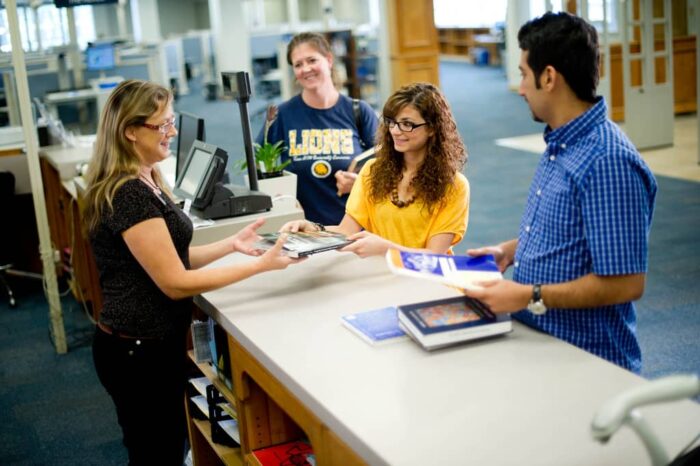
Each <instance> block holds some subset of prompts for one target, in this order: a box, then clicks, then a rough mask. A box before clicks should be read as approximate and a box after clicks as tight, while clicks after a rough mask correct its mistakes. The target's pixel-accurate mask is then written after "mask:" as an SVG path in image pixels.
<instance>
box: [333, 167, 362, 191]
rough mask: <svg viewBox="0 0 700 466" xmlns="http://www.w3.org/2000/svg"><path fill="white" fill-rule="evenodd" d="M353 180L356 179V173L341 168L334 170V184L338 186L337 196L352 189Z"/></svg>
mask: <svg viewBox="0 0 700 466" xmlns="http://www.w3.org/2000/svg"><path fill="white" fill-rule="evenodd" d="M355 180H357V173H353V172H345V171H343V170H338V171H337V172H335V185H336V187H337V188H338V196H342V195H343V194H347V193H349V192H350V191H352V186H353V185H354V184H355Z"/></svg>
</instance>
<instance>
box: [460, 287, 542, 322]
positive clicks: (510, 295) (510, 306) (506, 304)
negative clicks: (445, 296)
mask: <svg viewBox="0 0 700 466" xmlns="http://www.w3.org/2000/svg"><path fill="white" fill-rule="evenodd" d="M477 285H478V286H481V287H482V288H481V289H479V290H476V289H474V290H463V292H464V294H465V295H467V296H469V297H470V298H476V299H478V300H479V301H481V302H483V303H484V304H486V305H487V306H488V307H489V308H490V309H491V311H493V312H494V313H496V314H500V313H506V312H517V311H522V310H523V309H525V308H526V307H527V304H528V303H529V302H530V298H531V297H532V285H521V284H520V283H516V282H514V281H512V280H490V281H486V282H479V283H477Z"/></svg>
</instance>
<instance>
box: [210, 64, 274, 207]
mask: <svg viewBox="0 0 700 466" xmlns="http://www.w3.org/2000/svg"><path fill="white" fill-rule="evenodd" d="M222 75H223V77H224V87H225V88H226V87H227V83H228V85H229V86H231V84H233V87H235V91H233V92H229V94H228V95H230V96H231V97H233V98H234V99H235V100H236V102H238V108H239V110H240V115H241V127H242V128H241V129H242V130H243V146H244V149H245V155H246V163H247V165H248V186H250V189H248V188H247V187H245V186H238V185H232V184H223V183H217V184H216V186H215V188H214V197H213V198H212V201H211V203H210V204H209V205H208V206H207V207H205V208H204V209H202V210H201V211H199V212H197V213H198V214H199V216H200V217H202V218H207V219H217V218H226V217H235V216H238V215H247V214H254V213H256V212H263V211H268V210H270V209H272V198H271V197H270V196H269V195H267V194H264V193H261V192H259V191H258V177H257V173H256V163H255V156H254V155H253V133H252V131H251V129H250V117H249V116H248V102H249V101H250V93H251V89H250V78H249V76H248V73H247V72H245V71H238V72H233V73H228V72H224V73H222ZM230 90H231V89H229V91H230Z"/></svg>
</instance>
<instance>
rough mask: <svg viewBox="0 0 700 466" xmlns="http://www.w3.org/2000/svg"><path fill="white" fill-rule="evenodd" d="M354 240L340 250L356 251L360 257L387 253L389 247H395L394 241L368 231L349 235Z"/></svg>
mask: <svg viewBox="0 0 700 466" xmlns="http://www.w3.org/2000/svg"><path fill="white" fill-rule="evenodd" d="M348 239H349V240H352V241H353V242H352V243H351V244H348V245H347V246H345V247H344V248H341V249H338V251H340V252H354V253H355V254H357V255H358V256H360V257H363V258H364V257H369V256H378V255H382V254H386V251H387V249H389V248H391V247H394V243H392V242H391V241H389V240H387V239H384V238H382V237H381V236H378V235H375V234H374V233H370V232H368V231H361V232H359V233H355V234H354V235H351V236H348Z"/></svg>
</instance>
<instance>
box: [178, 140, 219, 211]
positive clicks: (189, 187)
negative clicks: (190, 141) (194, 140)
mask: <svg viewBox="0 0 700 466" xmlns="http://www.w3.org/2000/svg"><path fill="white" fill-rule="evenodd" d="M211 159H212V154H210V153H207V152H204V151H203V150H201V149H194V150H193V151H192V158H191V160H190V163H189V164H188V165H187V170H185V171H184V172H183V173H182V176H181V177H180V182H179V184H178V187H179V188H180V191H182V193H184V194H186V196H187V198H189V199H194V198H195V197H197V192H198V189H199V185H200V184H201V183H202V180H203V179H204V175H206V173H207V170H208V168H209V164H210V163H211Z"/></svg>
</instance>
